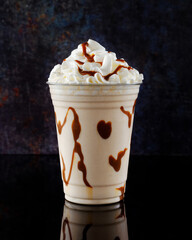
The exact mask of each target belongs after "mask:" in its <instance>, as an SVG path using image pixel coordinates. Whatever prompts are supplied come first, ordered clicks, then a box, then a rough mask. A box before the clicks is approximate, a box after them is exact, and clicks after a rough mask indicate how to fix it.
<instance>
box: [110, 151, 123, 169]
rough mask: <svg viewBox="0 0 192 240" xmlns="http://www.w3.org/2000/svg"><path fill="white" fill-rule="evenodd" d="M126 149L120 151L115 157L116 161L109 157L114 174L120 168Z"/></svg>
mask: <svg viewBox="0 0 192 240" xmlns="http://www.w3.org/2000/svg"><path fill="white" fill-rule="evenodd" d="M126 151H127V148H125V149H124V150H123V151H120V152H119V153H118V155H117V159H115V158H114V157H113V156H112V155H110V156H109V164H110V165H111V166H112V167H113V168H114V170H115V171H116V172H118V171H119V170H120V168H121V159H122V157H123V156H124V155H125V152H126Z"/></svg>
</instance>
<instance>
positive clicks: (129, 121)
mask: <svg viewBox="0 0 192 240" xmlns="http://www.w3.org/2000/svg"><path fill="white" fill-rule="evenodd" d="M120 109H121V111H122V112H123V113H124V114H125V115H127V117H128V127H129V128H130V127H131V120H132V114H131V113H130V112H129V111H125V109H124V107H123V106H121V107H120Z"/></svg>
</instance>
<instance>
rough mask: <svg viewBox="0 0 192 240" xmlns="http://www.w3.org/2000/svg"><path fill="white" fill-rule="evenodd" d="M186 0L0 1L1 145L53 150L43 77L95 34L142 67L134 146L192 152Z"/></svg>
mask: <svg viewBox="0 0 192 240" xmlns="http://www.w3.org/2000/svg"><path fill="white" fill-rule="evenodd" d="M191 12H192V4H191V1H190V0H172V1H170V0H158V1H155V0H148V1H147V0H135V1H134V0H129V1H117V0H105V1H104V0H102V1H101V0H97V1H96V0H90V1H88V0H71V1H70V0H63V1H61V0H56V1H51V0H38V1H35V0H22V1H21V0H20V1H18V0H11V1H8V0H5V1H2V2H1V6H0V18H1V21H0V54H1V60H0V153H11V154H13V153H24V154H28V153H35V154H37V153H41V154H44V153H57V140H56V132H55V125H54V112H53V108H52V103H51V100H50V96H49V91H48V87H47V86H46V84H45V82H46V81H47V78H48V75H49V72H50V70H51V69H52V67H53V66H54V65H55V64H56V63H61V62H62V60H63V59H64V58H66V57H67V56H68V55H69V54H70V52H71V51H72V50H73V49H74V48H76V47H77V45H78V44H79V43H81V42H85V41H86V40H87V39H89V38H92V39H95V40H97V41H99V42H100V43H101V44H102V45H104V46H105V47H106V48H107V49H108V50H110V51H114V52H116V53H117V56H118V57H119V58H120V57H123V58H125V59H126V60H127V61H128V63H129V64H130V65H131V66H133V67H136V68H137V69H138V70H139V71H140V72H143V73H144V76H145V80H144V84H143V85H142V87H141V92H140V95H139V98H138V101H137V106H136V115H135V124H134V132H133V141H132V149H131V152H132V153H133V154H185V155H192V140H191V136H192V127H191V125H192V99H191V97H192V74H191V62H192V59H191V58H192V57H191V53H192V47H191V42H192V39H191V35H192V34H191V30H192V17H191Z"/></svg>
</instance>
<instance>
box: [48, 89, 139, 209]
mask: <svg viewBox="0 0 192 240" xmlns="http://www.w3.org/2000/svg"><path fill="white" fill-rule="evenodd" d="M49 87H50V93H51V98H52V102H53V106H54V111H55V121H56V129H57V138H58V147H59V156H60V164H61V173H62V179H63V186H64V193H65V198H66V199H67V200H68V201H71V202H74V203H79V204H109V203H115V202H118V201H120V200H122V199H123V197H124V192H125V186H126V180H127V173H128V162H129V153H130V143H131V135H132V127H133V119H134V110H135V104H136V99H137V96H138V92H139V87H140V84H116V85H80V84H79V85H77V84H74V85H69V84H68V85H67V84H49Z"/></svg>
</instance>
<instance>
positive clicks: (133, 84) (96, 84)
mask: <svg viewBox="0 0 192 240" xmlns="http://www.w3.org/2000/svg"><path fill="white" fill-rule="evenodd" d="M142 83H143V82H141V83H107V84H106V83H104V84H103V83H101V84H99V83H53V82H49V81H47V82H46V84H48V85H53V86H65V87H70V86H72V87H112V86H115V87H117V86H120V87H123V86H140V85H141V84H142Z"/></svg>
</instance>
